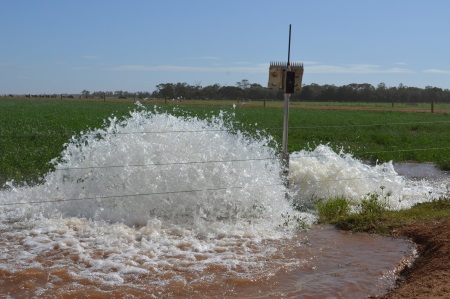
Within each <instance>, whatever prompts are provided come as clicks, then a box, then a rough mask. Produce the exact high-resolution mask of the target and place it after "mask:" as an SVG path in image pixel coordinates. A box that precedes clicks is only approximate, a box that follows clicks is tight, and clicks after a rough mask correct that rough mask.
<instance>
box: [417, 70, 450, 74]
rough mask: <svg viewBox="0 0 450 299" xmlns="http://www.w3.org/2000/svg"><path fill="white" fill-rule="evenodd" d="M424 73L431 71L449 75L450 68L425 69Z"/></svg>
mask: <svg viewBox="0 0 450 299" xmlns="http://www.w3.org/2000/svg"><path fill="white" fill-rule="evenodd" d="M423 72H424V73H431V74H442V75H448V74H450V71H449V70H438V69H428V70H424V71H423Z"/></svg>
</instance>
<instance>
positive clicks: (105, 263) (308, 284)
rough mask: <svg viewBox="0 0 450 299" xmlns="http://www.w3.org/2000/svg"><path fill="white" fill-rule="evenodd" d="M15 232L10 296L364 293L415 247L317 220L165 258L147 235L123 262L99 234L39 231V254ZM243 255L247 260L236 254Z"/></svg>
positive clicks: (0, 289)
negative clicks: (281, 234) (74, 237)
mask: <svg viewBox="0 0 450 299" xmlns="http://www.w3.org/2000/svg"><path fill="white" fill-rule="evenodd" d="M22 233H23V230H22ZM61 233H62V232H60V234H61ZM14 234H15V232H14V231H11V230H9V232H5V231H4V230H2V231H1V235H2V241H0V246H1V248H2V257H1V259H0V262H1V266H0V277H1V282H0V294H1V295H2V297H3V298H37V297H39V298H74V297H77V298H88V297H89V298H104V297H106V296H107V297H108V298H213V297H214V298H217V297H220V298H365V297H367V296H369V295H382V294H385V293H386V291H387V289H389V288H392V287H393V286H394V283H395V277H396V274H397V273H398V271H399V270H401V269H402V268H403V266H404V265H405V264H406V263H408V262H409V261H410V260H411V258H412V256H413V254H414V247H413V246H412V244H411V243H409V242H407V241H405V240H403V239H390V238H383V237H379V236H371V235H366V234H351V233H347V232H340V231H337V230H336V229H334V228H333V227H330V226H316V227H314V229H312V230H310V231H308V232H303V233H299V234H298V235H296V236H295V237H293V238H291V239H285V240H261V241H258V240H252V239H251V238H240V239H224V240H222V242H221V247H220V249H219V248H216V249H215V251H213V250H210V251H206V252H198V251H197V252H196V251H195V250H192V248H191V246H190V245H189V244H184V245H183V246H181V245H180V246H179V250H180V253H179V254H173V255H172V256H170V257H169V256H168V257H166V258H165V259H164V260H160V261H157V260H156V259H154V256H153V254H154V253H151V252H148V251H147V253H145V251H144V250H143V248H142V247H143V246H144V245H143V244H141V245H138V244H139V243H144V242H145V241H144V240H141V242H137V243H136V242H134V243H135V244H134V245H133V246H134V247H135V249H134V251H135V253H134V255H130V256H129V258H128V262H127V261H123V263H124V264H126V265H125V266H123V265H121V263H122V261H119V260H120V258H119V256H120V255H123V254H124V250H123V249H121V248H120V246H117V247H110V248H104V247H102V246H99V245H98V244H97V245H95V243H96V241H95V240H92V239H93V238H92V237H87V238H81V237H80V238H79V240H78V241H75V242H73V241H72V242H69V241H68V240H69V239H68V238H66V239H65V238H64V237H63V235H62V234H61V235H60V236H58V233H57V232H48V233H47V234H41V236H40V238H44V237H46V238H48V242H47V244H48V248H47V249H46V250H41V251H40V252H39V254H36V253H35V252H34V251H33V243H32V242H31V240H30V239H31V238H29V236H26V235H24V234H19V235H18V236H17V237H16V236H14ZM28 234H29V235H33V234H36V232H33V231H29V232H28ZM20 235H21V237H19V236H20ZM97 241H98V240H97ZM79 247H83V248H85V249H86V250H84V251H80V249H79ZM88 249H89V251H88ZM188 251H192V252H191V253H190V254H189V255H190V256H191V257H190V258H187V257H186V253H187V252H188ZM224 253H226V254H225V255H224ZM24 254H26V255H27V257H20V258H17V257H18V256H21V255H24ZM237 255H245V256H248V260H247V261H245V262H238V263H232V261H233V260H235V259H236V257H235V256H237ZM216 258H220V259H223V261H222V262H218V261H214V259H216ZM152 261H154V262H152Z"/></svg>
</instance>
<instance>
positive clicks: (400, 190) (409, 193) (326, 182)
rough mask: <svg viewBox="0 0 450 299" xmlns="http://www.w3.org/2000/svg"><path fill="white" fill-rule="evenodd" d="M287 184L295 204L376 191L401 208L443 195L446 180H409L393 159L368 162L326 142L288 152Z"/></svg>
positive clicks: (360, 196)
mask: <svg viewBox="0 0 450 299" xmlns="http://www.w3.org/2000/svg"><path fill="white" fill-rule="evenodd" d="M289 170H290V184H291V186H292V189H293V192H295V197H296V201H297V204H298V205H300V206H301V205H308V203H313V202H315V201H316V200H317V199H329V198H335V197H340V196H342V197H345V198H347V199H351V200H353V201H355V202H358V201H359V200H361V199H363V198H367V196H368V195H369V194H377V195H378V196H379V198H380V199H382V200H384V201H386V203H387V204H388V207H389V208H391V209H404V208H409V207H411V206H412V205H414V204H416V203H419V202H425V201H429V200H431V199H435V198H438V197H439V196H442V195H445V194H446V192H447V190H446V189H445V184H444V183H443V184H441V185H439V184H436V183H433V182H429V181H426V180H422V181H411V180H408V179H405V178H404V177H403V176H400V175H398V173H397V172H396V171H395V169H394V166H393V163H392V161H391V162H387V163H382V164H377V165H375V166H371V165H367V164H364V163H363V162H361V161H360V160H358V159H355V158H354V157H353V156H352V155H351V154H348V153H344V152H342V151H341V152H340V153H336V152H334V151H333V150H332V149H331V147H329V146H327V145H319V146H317V147H316V148H315V149H314V150H312V151H306V150H304V151H300V152H295V153H292V154H291V156H290V169H289Z"/></svg>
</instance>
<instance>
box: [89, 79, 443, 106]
mask: <svg viewBox="0 0 450 299" xmlns="http://www.w3.org/2000/svg"><path fill="white" fill-rule="evenodd" d="M81 94H82V96H83V97H86V98H88V97H101V98H103V97H119V98H139V99H144V98H164V99H177V100H283V93H282V92H280V91H274V90H271V89H268V88H266V87H263V86H262V85H260V84H257V83H250V82H249V81H248V80H246V79H244V80H241V81H240V82H236V84H235V86H221V85H219V84H213V85H208V86H205V87H202V86H200V85H199V84H196V85H189V84H187V83H161V84H158V85H156V90H155V91H153V92H147V91H140V92H127V91H122V90H119V91H115V92H111V91H95V92H92V93H91V92H89V91H87V90H83V91H82V93H81ZM291 101H310V102H377V103H382V102H388V103H391V102H392V103H394V102H398V103H399V102H402V103H426V102H435V103H450V90H449V89H442V88H438V87H433V86H426V87H425V88H418V87H407V86H404V85H403V84H400V85H399V86H397V87H387V86H386V84H385V83H380V84H378V85H377V86H376V87H374V86H373V85H371V84H368V83H362V84H359V83H352V84H348V85H342V86H336V85H328V84H326V85H319V84H315V83H312V84H309V85H303V86H302V89H301V91H300V92H298V93H294V94H292V95H291Z"/></svg>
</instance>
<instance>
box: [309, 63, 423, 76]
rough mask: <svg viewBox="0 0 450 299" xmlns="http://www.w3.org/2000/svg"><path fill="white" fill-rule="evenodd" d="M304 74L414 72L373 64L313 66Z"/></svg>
mask: <svg viewBox="0 0 450 299" xmlns="http://www.w3.org/2000/svg"><path fill="white" fill-rule="evenodd" d="M305 72H308V73H315V74H408V73H414V71H412V70H410V69H406V68H398V67H394V68H382V67H380V66H378V65H373V64H350V65H327V64H313V65H311V66H307V67H305Z"/></svg>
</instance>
